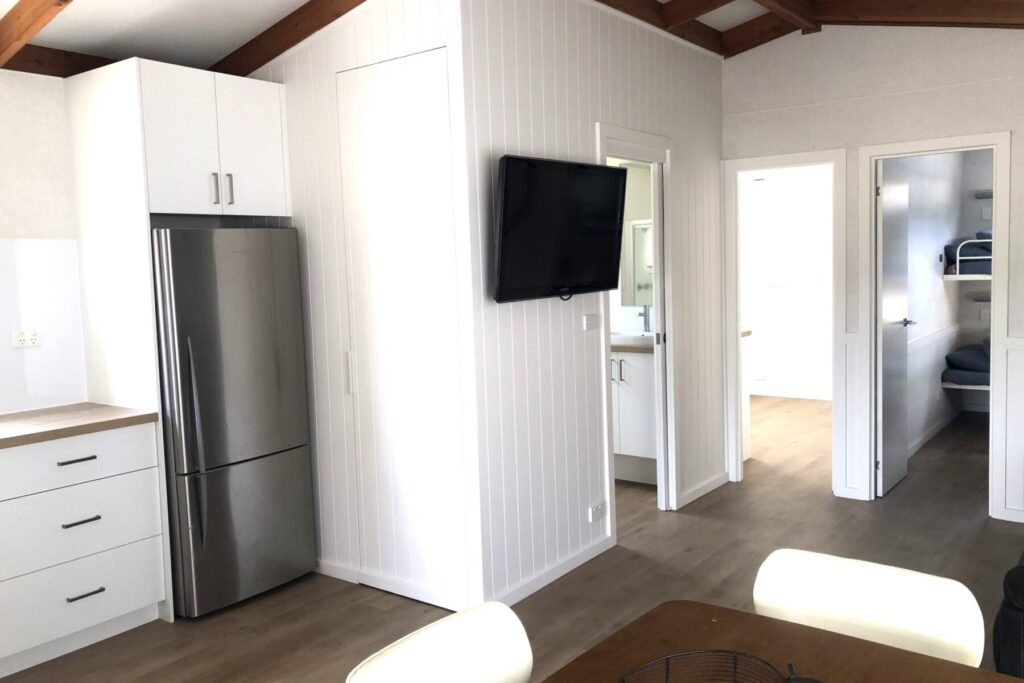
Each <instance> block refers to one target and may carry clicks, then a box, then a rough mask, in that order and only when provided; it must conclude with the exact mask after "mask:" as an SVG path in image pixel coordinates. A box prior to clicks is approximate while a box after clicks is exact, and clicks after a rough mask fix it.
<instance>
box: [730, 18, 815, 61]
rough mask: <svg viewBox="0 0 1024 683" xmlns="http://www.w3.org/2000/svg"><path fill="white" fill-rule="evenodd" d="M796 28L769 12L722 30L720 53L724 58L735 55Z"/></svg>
mask: <svg viewBox="0 0 1024 683" xmlns="http://www.w3.org/2000/svg"><path fill="white" fill-rule="evenodd" d="M796 30H798V29H797V27H796V26H794V25H793V24H791V23H789V22H788V21H786V20H785V19H782V18H781V17H778V16H776V15H774V14H772V13H771V12H769V13H768V14H763V15H761V16H759V17H757V18H756V19H751V20H750V21H748V22H746V23H744V24H740V25H739V26H734V27H733V28H731V29H729V30H728V31H722V54H723V55H725V57H726V58H729V57H735V56H736V55H738V54H740V53H741V52H746V51H747V50H752V49H754V48H755V47H757V46H759V45H764V44H765V43H768V42H771V41H773V40H775V39H776V38H781V37H782V36H784V35H786V34H788V33H792V32H793V31H796Z"/></svg>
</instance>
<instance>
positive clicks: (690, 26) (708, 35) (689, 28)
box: [598, 0, 725, 54]
mask: <svg viewBox="0 0 1024 683" xmlns="http://www.w3.org/2000/svg"><path fill="white" fill-rule="evenodd" d="M598 2H600V3H602V4H604V5H608V6H609V7H613V8H615V9H617V10H619V11H620V12H622V13H623V14H628V15H629V16H631V17H633V18H635V19H639V20H640V21H643V22H645V23H648V24H650V25H651V26H654V27H656V28H660V29H661V30H663V31H668V32H669V33H671V34H672V35H674V36H678V37H680V38H682V39H683V40H686V41H689V42H691V43H693V44H694V45H698V46H700V47H702V48H704V49H705V50H711V51H712V52H717V53H718V54H721V53H722V34H721V32H719V31H717V30H715V29H713V28H711V27H710V26H708V25H707V24H702V23H701V22H699V21H697V20H696V19H691V20H689V21H686V22H682V23H678V24H675V25H672V26H669V24H668V22H667V20H666V18H665V8H666V5H663V4H661V3H660V2H658V0H598ZM719 4H725V3H724V2H719Z"/></svg>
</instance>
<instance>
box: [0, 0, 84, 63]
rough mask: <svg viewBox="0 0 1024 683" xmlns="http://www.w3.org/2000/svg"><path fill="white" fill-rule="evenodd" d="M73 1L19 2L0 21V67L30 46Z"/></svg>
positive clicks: (29, 0)
mask: <svg viewBox="0 0 1024 683" xmlns="http://www.w3.org/2000/svg"><path fill="white" fill-rule="evenodd" d="M70 3H71V0H19V2H18V4H16V5H15V6H14V7H12V8H11V9H10V10H8V11H7V14H5V15H4V16H3V18H2V19H0V66H3V65H4V64H6V63H7V62H9V61H10V60H11V58H12V57H14V55H16V54H18V51H19V50H20V49H21V48H23V47H25V46H26V45H28V41H30V40H32V39H33V38H34V37H35V35H36V34H37V33H39V32H40V31H42V30H43V27H44V26H46V25H47V24H49V23H50V20H51V19H53V18H54V17H55V16H57V15H58V14H60V11H61V10H62V9H64V8H65V7H67V6H68V5H69V4H70Z"/></svg>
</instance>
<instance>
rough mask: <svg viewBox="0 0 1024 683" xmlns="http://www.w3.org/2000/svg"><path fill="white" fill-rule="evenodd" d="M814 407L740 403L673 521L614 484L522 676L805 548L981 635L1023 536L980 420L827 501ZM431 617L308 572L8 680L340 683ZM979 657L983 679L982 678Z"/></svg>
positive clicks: (824, 453)
mask: <svg viewBox="0 0 1024 683" xmlns="http://www.w3.org/2000/svg"><path fill="white" fill-rule="evenodd" d="M830 410H831V407H830V404H828V403H825V402H818V401H796V400H790V399H773V398H762V397H755V398H754V401H753V406H752V418H753V430H752V436H753V449H754V457H753V459H751V460H749V461H748V462H747V466H746V480H745V481H744V482H743V483H741V484H728V485H726V486H723V487H722V488H720V489H718V490H717V491H714V492H713V493H711V494H709V495H707V496H705V497H703V498H701V499H700V500H698V501H696V502H695V503H693V504H691V505H689V506H688V507H687V508H685V509H684V510H681V511H679V512H673V513H662V512H658V511H657V509H656V505H655V492H654V489H653V488H651V487H647V486H641V485H632V484H623V483H620V484H619V485H618V486H617V499H616V500H617V507H618V510H617V514H618V533H619V545H618V546H616V547H615V548H613V549H611V550H609V551H608V552H606V553H604V554H602V555H600V556H599V557H597V558H596V559H594V560H593V561H591V562H588V563H587V564H585V565H583V566H582V567H580V568H578V569H576V570H575V571H573V572H571V573H569V574H568V575H566V576H565V577H563V578H562V579H559V580H558V581H556V582H555V583H553V584H551V585H550V586H548V587H546V588H544V589H543V590H541V591H539V592H537V593H535V594H534V595H532V596H530V597H529V598H527V599H526V600H523V601H522V602H520V603H519V604H517V605H516V606H515V610H516V612H517V613H518V614H519V616H520V617H521V618H522V620H523V623H524V624H525V626H526V630H527V632H528V633H529V635H530V639H531V641H532V643H533V648H534V656H535V667H534V671H535V678H536V679H537V680H540V679H542V678H544V677H545V676H546V675H548V674H550V673H552V672H554V671H555V670H556V669H558V668H559V667H561V666H562V665H563V664H565V663H566V662H568V661H569V660H570V659H572V658H573V657H575V656H576V655H578V654H579V653H580V652H582V651H583V650H585V649H586V648H588V647H589V646H591V645H593V644H594V643H596V642H597V641H599V640H601V639H602V638H604V637H605V636H607V635H608V634H610V633H611V632H613V631H615V630H617V629H618V628H620V627H621V626H623V625H625V624H626V623H628V622H630V621H632V620H633V619H635V618H636V617H637V616H639V615H640V614H642V613H644V612H646V611H647V610H649V609H651V608H652V607H654V606H655V605H657V604H659V603H661V602H664V601H665V600H670V599H678V598H686V599H692V600H699V601H704V602H711V603H715V604H719V605H723V606H728V607H736V608H739V609H745V610H751V609H752V602H751V588H752V586H753V581H754V576H755V574H756V572H757V568H758V566H759V564H760V563H761V561H762V560H763V559H764V558H765V556H767V555H768V553H769V552H771V551H772V550H774V549H776V548H780V547H795V548H804V549H807V550H819V551H823V552H830V553H835V554H839V555H846V556H851V557H857V558H860V559H865V560H873V561H876V562H885V563H888V564H894V565H898V566H902V567H907V568H910V569H917V570H920V571H926V572H931V573H935V574H940V575H943V576H949V577H952V578H955V579H958V580H960V581H963V582H964V583H965V584H967V585H968V586H969V587H970V588H971V590H972V591H974V594H975V595H976V596H977V598H978V601H979V602H980V603H981V607H982V611H983V612H984V614H985V619H986V625H987V628H989V629H990V628H991V622H992V618H993V616H994V614H995V611H996V609H998V606H999V600H1000V591H1001V581H1002V576H1003V573H1004V572H1005V571H1006V570H1007V569H1008V568H1009V567H1011V566H1013V565H1014V564H1016V562H1017V559H1018V557H1019V556H1020V555H1021V551H1022V549H1024V525H1015V524H1010V523H1006V522H997V521H995V520H991V519H989V518H988V516H987V512H986V510H987V505H986V496H987V476H988V473H987V430H986V422H985V417H984V416H978V415H973V414H964V415H962V416H961V417H959V418H958V419H957V420H956V421H954V422H953V423H952V424H950V425H949V427H947V428H946V429H945V430H944V431H943V432H942V433H941V434H940V435H938V436H937V437H936V438H935V439H933V440H932V441H931V442H930V443H929V444H928V445H927V446H925V448H924V449H922V450H921V451H920V452H919V453H918V454H917V455H916V456H914V458H912V459H911V461H910V475H909V476H908V478H907V479H906V480H905V481H903V482H902V483H901V484H899V486H897V487H896V488H895V489H894V490H893V491H892V492H891V493H890V494H889V495H888V496H886V497H885V498H884V499H882V500H879V501H876V502H874V503H862V502H856V501H849V500H841V499H838V498H835V497H834V496H832V494H831V490H830V481H831V475H830V456H829V441H830V434H831V425H830ZM444 614H445V612H444V611H443V610H440V609H438V608H435V607H430V606H428V605H424V604H422V603H418V602H415V601H412V600H408V599H406V598H401V597H398V596H395V595H391V594H388V593H384V592H381V591H377V590H374V589H372V588H367V587H364V586H354V585H352V584H348V583H344V582H341V581H336V580H333V579H329V578H327V577H324V576H319V575H313V576H309V577H306V578H304V579H300V580H299V581H296V582H294V583H292V584H290V585H288V586H285V587H283V588H281V589H278V590H276V591H273V592H271V593H269V594H267V595H264V596H261V597H259V598H255V599H253V600H250V601H248V602H246V603H243V604H241V605H238V606H235V607H234V608H230V609H227V610H223V611H221V612H219V613H217V614H214V615H212V616H209V617H206V618H203V619H199V620H195V621H181V622H177V623H175V624H166V623H163V622H153V623H151V624H147V625H145V626H142V627H141V628H138V629H135V630H133V631H130V632H128V633H125V634H122V635H120V636H117V637H115V638H111V639H109V640H106V641H104V642H102V643H99V644H97V645H94V646H92V647H89V648H85V649H83V650H80V651H78V652H75V653H72V654H70V655H67V656H65V657H62V658H60V659H57V660H54V661H52V662H48V663H46V664H43V665H41V666H38V667H35V668H34V669H30V670H28V671H25V672H22V673H21V674H18V675H15V676H13V677H11V678H10V679H8V680H10V681H11V683H24V682H27V681H45V682H48V683H49V682H53V681H83V682H85V681H95V682H100V681H102V682H107V681H122V680H125V681H128V680H147V681H153V682H156V681H161V682H162V681H193V682H200V681H233V680H245V681H292V680H303V681H305V680H309V681H343V680H344V678H345V675H346V674H347V673H348V671H349V670H350V669H351V668H352V666H354V665H355V664H356V663H358V662H359V661H360V660H361V659H362V658H363V657H365V656H366V655H368V654H370V653H372V652H373V651H375V650H377V649H379V648H381V647H383V646H384V645H386V644H387V643H389V642H391V641H392V640H395V639H397V638H399V637H400V636H402V635H404V634H406V633H408V632H410V631H412V630H414V629H416V628H418V627H420V626H422V625H423V624H426V623H429V622H430V621H433V620H434V619H437V618H439V617H441V616H442V615H444ZM991 660H992V658H991V653H987V654H986V658H985V662H984V664H983V666H988V667H991Z"/></svg>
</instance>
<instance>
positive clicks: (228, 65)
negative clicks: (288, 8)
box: [210, 0, 363, 76]
mask: <svg viewBox="0 0 1024 683" xmlns="http://www.w3.org/2000/svg"><path fill="white" fill-rule="evenodd" d="M361 4H363V0H309V2H307V3H306V4H305V5H302V6H301V7H299V8H298V9H297V10H295V11H294V12H292V13H291V14H289V15H288V16H286V17H285V18H284V19H282V20H281V21H279V22H277V23H276V24H274V25H273V26H271V27H270V28H268V29H267V30H266V31H264V32H263V33H261V34H259V35H258V36H256V37H255V38H253V39H252V40H250V41H249V42H248V43H246V44H245V45H243V46H242V47H240V48H238V49H237V50H235V51H234V52H232V53H231V54H229V55H228V56H227V57H225V58H224V59H222V60H220V61H219V62H217V63H216V64H214V65H213V66H211V67H210V70H211V71H219V72H221V73H226V74H234V75H236V76H248V75H249V74H251V73H252V72H253V71H255V70H256V69H258V68H260V67H261V66H263V65H264V64H266V63H267V62H269V61H270V60H272V59H274V58H275V57H277V56H278V55H280V54H282V53H284V52H285V51H286V50H288V49H289V48H291V47H294V46H295V45H298V44H299V43H301V42H302V41H303V40H305V39H306V38H308V37H309V36H311V35H313V34H314V33H316V32H317V31H319V30H320V29H322V28H323V27H324V26H327V24H329V23H331V22H332V21H334V20H335V19H337V18H338V17H340V16H342V15H343V14H347V13H348V12H350V11H351V10H353V9H354V8H356V7H358V6H359V5H361Z"/></svg>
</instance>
